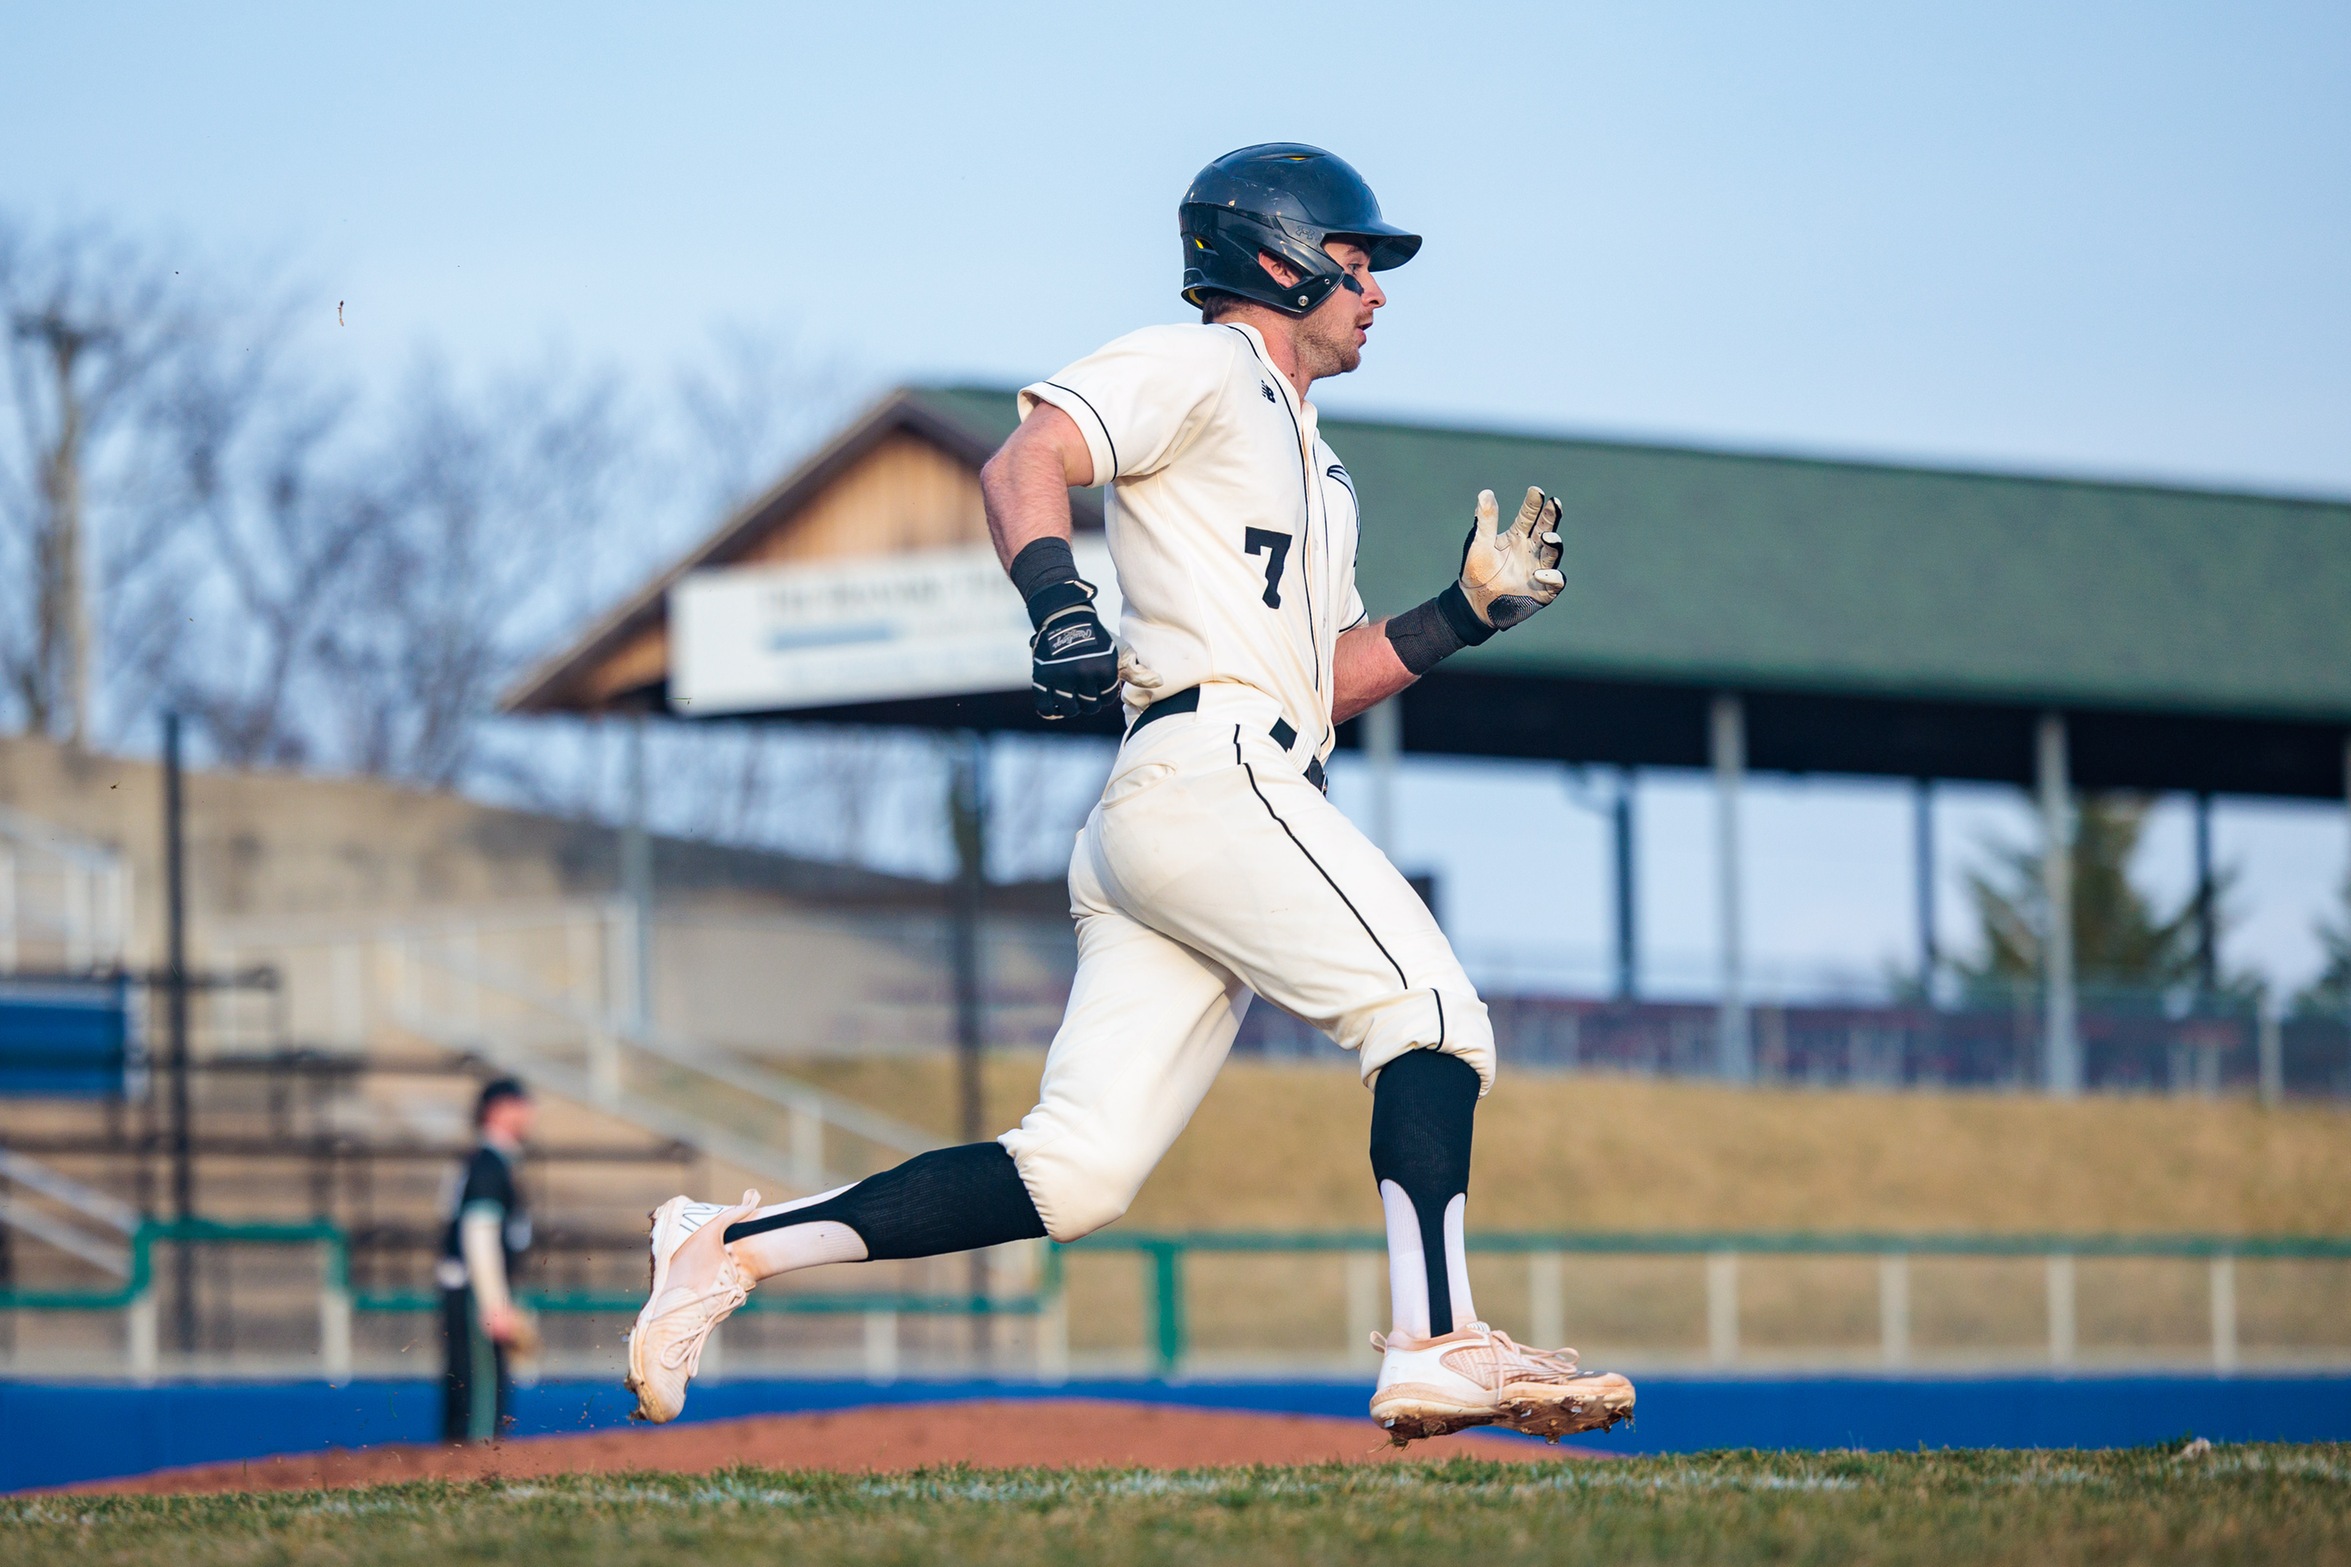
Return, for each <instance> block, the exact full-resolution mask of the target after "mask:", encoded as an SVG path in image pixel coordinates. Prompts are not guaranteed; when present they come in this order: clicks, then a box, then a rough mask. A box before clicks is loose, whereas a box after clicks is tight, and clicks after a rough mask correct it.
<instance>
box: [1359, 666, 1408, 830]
mask: <svg viewBox="0 0 2351 1567" xmlns="http://www.w3.org/2000/svg"><path fill="white" fill-rule="evenodd" d="M1403 749H1404V707H1403V699H1402V698H1400V697H1393V696H1392V697H1390V698H1388V699H1387V700H1386V701H1385V702H1381V703H1378V704H1376V705H1374V706H1372V707H1370V708H1367V709H1365V710H1364V714H1363V760H1364V762H1365V764H1366V765H1367V766H1368V767H1369V768H1370V769H1371V841H1372V842H1373V843H1375V844H1377V845H1379V850H1380V853H1382V854H1384V855H1386V856H1387V857H1388V858H1389V860H1390V861H1393V860H1394V859H1395V858H1396V758H1397V757H1398V756H1399V755H1400V754H1401V753H1402V752H1403Z"/></svg>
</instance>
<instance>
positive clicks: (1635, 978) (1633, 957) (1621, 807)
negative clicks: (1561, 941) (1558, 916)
mask: <svg viewBox="0 0 2351 1567" xmlns="http://www.w3.org/2000/svg"><path fill="white" fill-rule="evenodd" d="M1615 825H1616V999H1617V1000H1619V1001H1630V1000H1632V999H1633V997H1634V996H1635V995H1636V994H1638V993H1639V990H1640V985H1641V972H1640V947H1639V941H1640V925H1639V917H1640V905H1639V903H1638V901H1637V898H1638V894H1637V892H1636V889H1635V883H1634V879H1633V770H1632V769H1631V768H1629V767H1620V768H1618V769H1617V772H1616V824H1615Z"/></svg>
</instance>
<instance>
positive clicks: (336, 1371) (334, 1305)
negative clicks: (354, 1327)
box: [318, 1278, 351, 1387]
mask: <svg viewBox="0 0 2351 1567" xmlns="http://www.w3.org/2000/svg"><path fill="white" fill-rule="evenodd" d="M318 1369H319V1375H320V1376H322V1377H324V1378H325V1379H326V1384H327V1386H329V1387H341V1386H342V1385H343V1384H344V1383H346V1382H349V1381H350V1380H351V1291H350V1288H349V1287H348V1286H347V1285H345V1284H344V1283H343V1282H342V1281H340V1280H338V1279H334V1278H328V1279H327V1280H326V1281H325V1282H323V1283H322V1284H320V1285H319V1287H318Z"/></svg>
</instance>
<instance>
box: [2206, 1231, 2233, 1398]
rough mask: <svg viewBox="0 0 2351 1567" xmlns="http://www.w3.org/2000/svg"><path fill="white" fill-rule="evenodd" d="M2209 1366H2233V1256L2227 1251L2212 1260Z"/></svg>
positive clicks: (2223, 1368)
mask: <svg viewBox="0 0 2351 1567" xmlns="http://www.w3.org/2000/svg"><path fill="white" fill-rule="evenodd" d="M2212 1369H2213V1370H2215V1371H2218V1372H2222V1373H2224V1374H2225V1373H2227V1372H2231V1371H2234V1370H2236V1369H2237V1259H2236V1258H2234V1257H2232V1256H2230V1255H2229V1254H2228V1253H2227V1252H2222V1253H2221V1254H2220V1255H2219V1256H2217V1257H2215V1258H2213V1259H2212Z"/></svg>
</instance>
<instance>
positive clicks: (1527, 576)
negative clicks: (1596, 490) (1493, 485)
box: [1461, 489, 1567, 631]
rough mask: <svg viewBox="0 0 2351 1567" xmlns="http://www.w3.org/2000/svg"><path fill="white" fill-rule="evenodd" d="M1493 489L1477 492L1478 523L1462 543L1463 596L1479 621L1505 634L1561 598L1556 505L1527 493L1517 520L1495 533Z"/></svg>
mask: <svg viewBox="0 0 2351 1567" xmlns="http://www.w3.org/2000/svg"><path fill="white" fill-rule="evenodd" d="M1500 515H1501V508H1500V507H1498V506H1497V505H1496V504H1495V503H1494V492H1493V491H1492V490H1480V491H1478V510H1477V520H1476V521H1475V522H1473V523H1471V524H1470V529H1469V537H1468V538H1466V539H1464V540H1462V542H1461V596H1462V597H1463V598H1466V599H1468V600H1469V607H1470V608H1471V609H1472V610H1474V611H1476V613H1477V617H1478V619H1480V620H1482V621H1484V622H1485V623H1486V624H1487V625H1489V626H1492V627H1493V628H1494V629H1495V630H1496V631H1507V630H1509V629H1510V628H1511V627H1512V626H1515V625H1517V624H1518V623H1519V622H1520V621H1522V620H1524V619H1526V618H1527V617H1528V616H1529V615H1532V614H1533V613H1534V612H1535V611H1536V610H1538V609H1541V608H1542V607H1543V606H1544V605H1546V604H1548V603H1550V602H1551V601H1552V600H1553V599H1555V598H1557V597H1559V591H1560V589H1562V588H1564V587H1566V586H1567V579H1566V578H1565V577H1563V576H1561V575H1560V574H1559V557H1560V554H1561V551H1562V546H1561V545H1560V542H1559V502H1558V501H1556V500H1554V499H1553V498H1552V497H1550V496H1548V495H1545V494H1544V493H1543V492H1542V491H1541V490H1538V489H1529V490H1528V491H1527V498H1526V499H1525V500H1523V501H1521V502H1519V506H1518V516H1517V517H1516V518H1514V519H1513V520H1512V521H1511V524H1510V526H1509V527H1507V528H1504V529H1502V530H1501V531H1500V532H1499V533H1497V532H1496V531H1495V528H1494V524H1495V521H1496V519H1497V518H1498V517H1499V516H1500Z"/></svg>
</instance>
